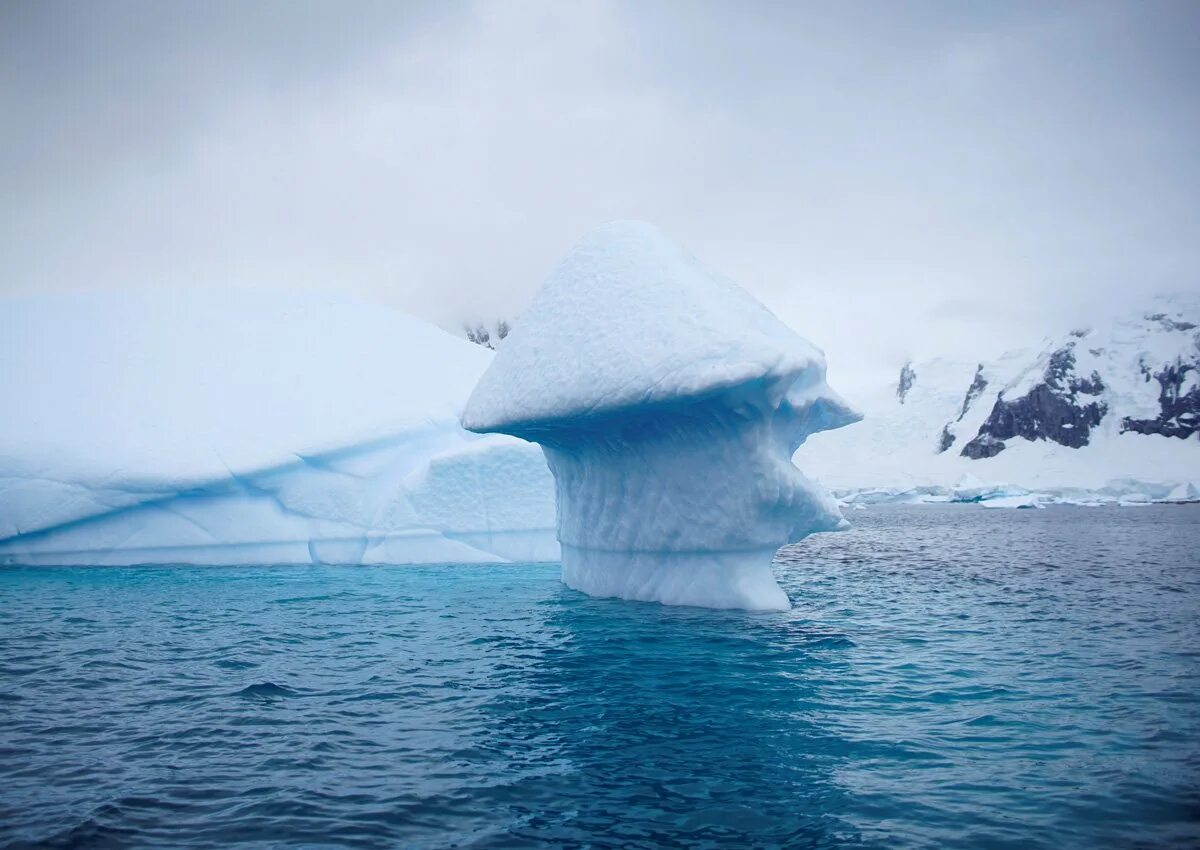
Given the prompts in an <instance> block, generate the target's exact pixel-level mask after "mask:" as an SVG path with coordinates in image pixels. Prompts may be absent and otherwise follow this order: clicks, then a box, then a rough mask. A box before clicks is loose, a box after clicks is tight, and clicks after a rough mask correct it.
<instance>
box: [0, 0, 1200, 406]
mask: <svg viewBox="0 0 1200 850" xmlns="http://www.w3.org/2000/svg"><path fill="white" fill-rule="evenodd" d="M0 116H3V119H2V120H3V132H2V133H0V288H2V289H3V290H4V291H9V292H14V291H29V290H42V289H52V288H53V289H74V288H85V287H103V288H114V287H128V286H157V287H175V286H230V285H234V286H274V287H304V288H331V289H338V290H344V291H349V292H354V293H358V294H360V295H365V296H367V297H371V298H376V299H379V300H382V301H385V302H387V303H389V304H392V305H395V306H399V307H401V308H404V309H407V310H410V311H413V312H416V313H418V314H420V315H423V316H426V317H428V318H431V319H433V320H435V321H437V322H439V323H441V324H443V325H448V326H453V325H454V324H455V323H457V322H458V321H459V320H462V319H473V318H485V319H486V318H494V317H501V316H512V315H515V314H518V313H519V312H520V310H521V308H522V307H523V306H524V304H525V303H526V302H527V301H528V299H529V297H531V295H532V293H533V291H534V290H535V289H536V287H537V285H538V284H539V283H540V282H541V280H542V279H543V278H544V277H545V276H546V275H547V274H548V272H549V271H550V269H551V268H552V266H553V265H554V263H555V261H556V260H557V259H558V257H560V256H561V255H562V254H563V253H565V252H566V251H567V250H568V249H569V248H570V246H571V244H572V243H573V242H574V241H575V239H577V238H578V237H579V236H580V235H581V234H582V233H583V232H585V231H586V230H588V229H589V228H591V227H593V226H595V225H597V224H600V223H602V222H605V221H608V220H611V219H615V218H641V219H646V220H649V221H653V222H655V223H657V224H659V225H660V226H662V227H663V228H664V229H665V230H667V231H668V232H669V233H670V234H672V235H673V236H675V237H676V238H677V239H678V240H679V241H681V242H682V243H683V244H684V245H686V246H687V247H688V248H689V249H690V250H691V251H692V252H693V253H695V254H696V255H697V256H699V257H700V258H701V259H702V260H704V261H706V262H707V263H708V264H709V265H711V266H714V267H715V268H717V269H719V270H720V271H722V272H724V273H725V274H726V275H728V276H729V277H731V278H733V279H734V280H736V281H738V282H740V283H741V284H742V285H743V286H745V287H746V288H747V289H749V290H750V291H752V292H753V293H755V294H756V295H758V296H759V297H760V298H762V299H763V300H764V301H765V302H766V303H767V304H768V305H769V306H771V307H772V308H773V309H775V310H776V312H777V313H779V314H780V315H781V316H782V317H783V318H784V319H785V320H787V321H788V322H790V323H791V324H792V325H793V326H794V327H796V328H797V329H798V330H799V331H801V332H802V333H804V334H805V335H806V336H808V337H809V338H811V339H812V340H813V341H814V342H816V343H817V344H818V345H820V346H822V347H823V348H825V349H826V351H827V352H828V354H829V357H830V361H831V376H832V377H833V378H834V380H835V382H836V381H841V382H842V384H843V385H849V386H850V388H851V389H854V388H857V387H859V386H862V385H864V384H865V383H867V382H868V381H869V380H873V379H874V378H875V377H876V376H878V375H881V374H883V373H884V372H886V373H888V374H890V373H891V372H892V371H893V370H894V367H895V366H897V365H898V363H899V362H902V361H903V359H904V358H905V357H906V356H909V355H914V356H924V355H928V354H930V353H934V352H936V351H947V352H949V353H952V354H956V355H961V356H969V357H980V356H991V355H994V354H996V353H998V351H999V349H1002V348H1004V347H1006V346H1007V345H1009V344H1016V343H1024V342H1026V341H1027V340H1029V339H1030V338H1031V337H1036V336H1039V335H1041V334H1042V333H1046V332H1051V331H1056V330H1061V329H1065V328H1067V327H1070V326H1071V325H1074V324H1077V323H1078V322H1079V320H1080V318H1081V317H1086V314H1087V313H1088V311H1095V310H1098V309H1108V308H1109V307H1110V306H1112V305H1114V304H1119V303H1127V302H1132V301H1136V300H1137V299H1139V298H1144V297H1145V296H1146V295H1148V294H1149V293H1153V292H1158V291H1164V290H1187V291H1192V292H1195V291H1197V289H1200V155H1198V153H1197V152H1198V151H1200V3H1197V2H1194V0H1181V2H1167V0H1149V2H1131V3H1111V2H1071V3H1062V4H1060V3H1053V2H1045V0H1038V1H1037V2H1029V3H1023V2H996V3H982V2H960V0H954V2H946V3H917V2H911V3H900V2H882V1H881V2H873V3H861V4H859V3H844V2H828V3H824V2H823V3H800V2H797V3H784V2H781V3H742V2H732V0H730V2H720V3H716V2H713V3H707V2H700V1H699V0H681V2H667V1H666V0H654V2H628V3H622V2H559V3H527V2H508V0H505V2H501V0H493V2H484V3H449V2H437V3H431V4H421V3H399V2H380V3H364V2H359V3H355V2H337V3H334V2H326V3H308V2H296V1H295V0H289V1H288V2H259V3H251V2H242V1H241V0H239V2H214V0H205V1H204V2H187V1H186V0H172V2H160V0H147V2H100V0H90V2H87V3H79V2H71V3H55V2H44V1H43V0H0Z"/></svg>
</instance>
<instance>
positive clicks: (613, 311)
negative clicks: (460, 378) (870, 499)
mask: <svg viewBox="0 0 1200 850" xmlns="http://www.w3.org/2000/svg"><path fill="white" fill-rule="evenodd" d="M805 374H807V375H809V376H811V378H812V380H805V381H799V382H798V381H797V380H796V379H797V377H799V376H800V375H805ZM824 377H825V358H824V355H823V354H822V352H821V351H820V350H819V349H818V348H816V347H815V346H813V345H812V344H810V343H809V342H808V341H807V340H805V339H803V338H802V337H800V336H799V335H798V334H796V333H795V332H794V331H793V330H792V329H791V328H789V327H788V326H787V325H785V324H784V323H783V322H781V321H780V320H779V319H777V318H776V317H775V315H774V314H772V313H771V311H770V310H768V309H767V308H766V307H764V306H763V305H762V304H760V303H759V302H758V301H756V300H755V299H754V298H753V297H752V296H750V295H749V294H748V293H747V292H746V291H745V290H743V289H742V288H741V287H739V286H738V285H737V284H735V283H733V282H732V281H729V280H726V279H725V278H723V277H721V276H720V275H718V274H716V273H714V272H713V271H711V270H709V269H708V268H706V267H705V266H704V265H702V264H701V263H700V262H699V261H698V260H696V258H694V257H693V256H691V255H690V254H689V253H687V252H686V251H685V250H683V249H682V248H681V247H679V246H678V245H677V244H675V243H674V242H673V241H672V240H671V239H669V238H668V237H667V236H666V235H664V234H663V233H662V231H660V230H659V229H658V228H657V227H655V226H653V225H651V224H647V223H645V222H640V221H616V222H612V223H610V224H606V225H604V226H602V227H600V228H597V229H596V230H594V231H592V232H591V233H590V234H588V235H587V236H585V237H584V238H583V240H582V241H580V242H579V243H578V244H577V245H576V246H575V248H574V249H573V250H572V251H571V253H570V254H569V255H568V256H567V257H566V259H564V260H563V261H562V262H561V263H560V264H559V265H558V267H557V268H556V269H555V270H554V272H553V273H552V274H551V276H550V278H549V280H547V281H546V283H545V284H544V285H543V287H542V289H541V291H540V292H539V293H538V295H537V296H536V298H535V299H534V301H533V303H532V305H530V307H529V309H528V310H526V311H525V313H524V314H523V315H522V316H521V321H520V322H519V323H518V324H517V326H516V327H515V328H514V329H513V331H512V333H511V334H510V335H509V337H508V339H507V340H506V341H505V344H504V346H503V347H502V348H501V350H500V351H499V352H498V353H497V355H496V359H495V360H494V361H493V364H492V366H491V367H490V368H489V369H488V371H487V372H486V373H485V374H484V376H483V378H482V379H481V380H480V381H479V384H478V385H477V386H476V387H475V391H474V392H473V393H472V394H471V397H470V400H469V401H468V402H467V406H466V409H465V411H464V413H463V424H464V425H465V426H466V427H467V428H468V429H470V430H473V431H502V432H506V433H510V434H519V435H521V436H529V434H530V433H531V432H530V426H532V428H533V433H537V432H539V431H543V430H545V429H546V428H552V427H554V424H555V423H557V422H565V421H573V420H578V419H585V418H590V417H593V416H600V415H603V414H606V413H612V412H615V411H619V410H624V409H627V408H632V407H639V408H644V407H647V406H654V405H658V404H662V403H667V402H677V401H680V400H685V399H697V400H698V399H700V398H703V397H709V396H715V395H719V394H721V393H722V392H723V391H726V390H730V389H732V388H735V387H739V386H742V385H744V384H747V383H749V382H763V383H766V384H768V385H771V386H774V387H776V388H777V389H778V390H779V392H781V393H783V392H788V391H789V390H791V391H797V390H801V391H802V390H805V389H807V390H811V391H816V392H819V394H820V396H821V397H822V399H821V401H822V403H821V404H820V405H819V407H820V410H821V413H822V417H821V418H824V419H826V420H827V421H825V422H823V423H822V424H821V427H818V428H813V429H812V430H823V429H824V428H834V427H838V426H840V425H844V424H847V423H849V422H853V421H855V420H857V419H858V414H857V413H855V412H854V411H852V410H851V409H850V408H849V407H848V406H847V405H846V404H845V403H844V402H842V401H841V400H840V399H839V398H838V397H837V395H836V394H834V393H833V392H832V390H830V389H829V388H828V387H827V386H825V384H824ZM772 401H773V402H777V401H778V399H774V400H772ZM814 412H815V411H814ZM813 424H814V425H815V424H817V423H816V422H815V421H814V422H813Z"/></svg>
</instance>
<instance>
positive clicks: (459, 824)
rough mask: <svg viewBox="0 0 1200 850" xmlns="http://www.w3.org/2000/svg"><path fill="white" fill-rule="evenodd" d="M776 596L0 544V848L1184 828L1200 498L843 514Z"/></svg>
mask: <svg viewBox="0 0 1200 850" xmlns="http://www.w3.org/2000/svg"><path fill="white" fill-rule="evenodd" d="M851 519H852V520H853V521H854V522H855V524H856V528H855V530H854V531H851V532H848V533H845V534H841V535H823V536H820V537H815V538H811V539H810V540H808V541H805V542H804V543H803V544H801V545H799V546H797V547H793V548H791V549H789V550H785V551H784V552H783V553H781V556H780V558H779V563H778V565H777V569H778V571H779V574H780V578H781V583H782V584H783V585H784V587H785V589H786V590H787V591H788V593H789V595H790V596H791V597H792V599H793V600H794V602H795V603H796V608H795V609H794V610H793V611H791V612H789V613H786V614H745V613H737V612H714V611H704V610H697V609H683V608H674V609H672V608H664V607H661V606H657V605H650V604H639V603H625V602H619V601H613V600H594V599H589V598H587V597H584V596H582V595H580V594H577V593H574V592H572V591H569V590H566V589H565V588H563V587H562V586H561V585H560V584H559V583H558V582H557V580H556V570H555V569H554V568H551V567H545V566H526V565H512V566H501V567H479V566H462V567H433V568H430V567H419V568H418V567H397V568H337V567H313V568H288V567H239V568H161V569H160V568H141V569H136V568H135V569H118V568H92V569H88V568H61V569H15V568H14V569H4V570H0V845H4V844H7V845H9V846H22V845H23V844H25V843H38V844H41V845H42V846H112V847H121V846H141V847H162V846H196V847H199V846H222V845H227V844H229V843H233V842H241V843H243V844H245V845H249V846H254V845H255V844H257V845H258V846H263V847H267V846H279V845H281V844H287V843H291V844H295V845H307V846H313V845H329V844H341V845H353V846H364V847H396V846H406V847H445V846H477V847H528V846H577V845H581V844H588V845H591V846H600V847H610V846H611V847H622V846H632V847H638V846H662V845H668V846H669V845H675V846H701V847H703V846H711V847H724V846H763V847H774V846H788V847H841V846H854V847H859V846H878V847H945V846H971V847H1046V848H1062V847H1079V848H1084V847H1105V846H1114V847H1117V846H1130V845H1133V844H1135V843H1136V844H1137V845H1138V846H1182V845H1187V844H1189V843H1193V842H1195V841H1196V840H1197V839H1200V828H1198V827H1197V824H1198V820H1200V795H1198V794H1197V790H1196V789H1197V788H1200V781H1198V780H1200V749H1198V748H1197V745H1196V743H1195V742H1196V741H1197V740H1200V708H1198V705H1197V694H1198V693H1200V681H1198V679H1200V650H1197V647H1198V646H1200V613H1198V612H1200V570H1198V567H1200V562H1198V555H1197V553H1198V552H1200V509H1198V508H1197V507H1196V506H1189V507H1161V508H1144V509H1089V510H1083V509H1068V508H1059V509H1050V510H1046V511H1019V512H1016V511H1014V512H1006V511H986V510H983V509H979V508H974V507H966V506H945V507H937V506H922V507H915V508H880V509H873V510H871V511H866V512H855V513H854V514H853V516H852V517H851Z"/></svg>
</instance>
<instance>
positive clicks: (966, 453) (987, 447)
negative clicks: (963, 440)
mask: <svg viewBox="0 0 1200 850" xmlns="http://www.w3.org/2000/svg"><path fill="white" fill-rule="evenodd" d="M1002 451H1004V441H1003V440H997V439H996V438H995V437H993V436H992V435H991V434H980V435H979V436H978V437H976V438H975V439H974V440H972V441H971V442H969V443H967V444H966V445H965V446H963V450H962V452H961V454H962V456H963V457H969V458H971V460H983V459H984V458H985V457H995V456H996V455H998V454H1000V452H1002Z"/></svg>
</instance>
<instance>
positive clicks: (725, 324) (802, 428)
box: [463, 222, 858, 609]
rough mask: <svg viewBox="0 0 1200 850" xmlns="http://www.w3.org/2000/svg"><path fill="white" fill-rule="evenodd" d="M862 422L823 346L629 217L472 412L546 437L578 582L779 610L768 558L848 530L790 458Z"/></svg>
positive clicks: (562, 278)
mask: <svg viewBox="0 0 1200 850" xmlns="http://www.w3.org/2000/svg"><path fill="white" fill-rule="evenodd" d="M857 418H858V415H857V414H856V413H855V412H854V411H853V410H851V409H850V408H849V407H848V406H847V405H846V404H845V403H844V402H843V401H842V400H841V399H840V398H839V397H838V396H837V395H836V394H835V393H834V392H833V391H832V390H831V389H830V388H829V387H828V385H827V384H826V382H825V360H824V356H823V355H822V353H821V352H820V351H819V350H818V349H816V348H815V347H813V346H812V345H811V344H809V343H808V342H807V341H805V340H804V339H802V338H801V337H799V336H798V335H797V334H796V333H795V332H793V331H792V330H791V329H790V328H788V327H787V326H786V325H784V324H783V323H782V322H780V321H779V320H778V319H776V318H775V316H774V315H772V314H771V313H770V311H768V310H767V309H766V308H765V307H763V306H762V305H761V304H759V303H758V302H757V301H755V300H754V299H753V298H752V297H751V296H749V295H748V294H747V293H746V292H744V291H743V290H742V289H740V288H739V287H737V286H736V285H734V284H732V283H730V282H728V281H726V280H724V279H722V278H720V277H718V276H716V275H715V274H713V273H712V272H711V271H709V270H708V269H706V268H705V267H704V266H702V265H701V264H700V263H699V262H698V261H696V260H695V259H694V258H693V257H691V256H689V255H688V254H687V253H686V252H684V251H683V250H681V249H680V248H679V247H678V246H676V245H675V244H674V243H673V242H671V241H670V240H669V239H667V238H666V237H664V236H663V234H662V233H661V232H659V231H658V230H657V229H656V228H654V227H652V226H651V225H648V224H643V223H639V222H617V223H613V224H609V225H606V226H604V227H602V228H600V229H598V230H596V231H595V232H593V233H592V234H590V235H589V236H587V237H586V238H584V239H583V240H582V241H581V242H580V243H579V244H578V245H577V246H576V247H575V248H574V250H573V251H572V252H571V253H570V254H569V256H568V257H567V258H566V259H565V260H564V261H563V262H562V263H561V264H560V265H559V266H558V268H557V269H556V270H555V271H554V272H553V273H552V275H551V276H550V278H549V280H548V281H547V282H546V283H545V285H544V286H543V287H542V289H541V290H540V292H539V293H538V295H537V296H536V297H535V299H534V301H533V303H532V304H531V306H530V307H529V308H528V309H527V310H526V311H525V313H524V314H523V315H522V317H521V321H520V322H519V323H518V324H517V326H516V327H515V328H514V330H513V332H512V333H511V334H510V335H509V337H508V338H507V339H506V340H505V343H504V345H503V346H500V348H499V350H498V352H497V354H496V358H495V360H494V361H493V362H492V364H491V366H490V367H489V368H488V370H487V371H486V372H485V373H484V374H483V376H482V378H480V380H479V383H478V385H477V386H476V388H475V390H474V392H473V393H472V395H471V397H470V400H469V401H468V403H467V407H466V409H465V411H464V414H463V424H464V425H465V426H466V427H467V428H468V429H470V430H472V431H478V432H500V433H504V434H509V435H513V436H516V437H520V438H523V439H526V440H531V441H535V442H538V443H540V444H541V445H542V448H543V450H544V451H545V454H546V459H547V461H548V463H549V466H550V469H551V471H552V472H553V473H554V478H555V486H556V497H557V506H558V539H559V541H560V542H561V544H562V561H563V580H564V581H565V582H566V584H568V585H569V586H571V587H574V588H576V589H579V590H582V591H585V592H587V593H589V594H592V595H595V596H618V597H623V598H629V599H640V600H652V601H658V602H664V603H669V604H686V605H701V606H708V607H723V608H730V607H733V608H748V609H783V608H786V607H788V600H787V597H786V595H785V594H784V593H783V591H782V590H781V589H780V588H779V586H778V584H777V583H776V582H775V579H774V576H773V575H772V573H771V567H770V563H771V556H772V554H773V553H774V552H775V550H776V549H777V548H779V547H780V546H782V545H784V544H786V543H789V542H794V541H796V540H799V539H801V538H803V537H805V536H806V535H808V534H811V533H813V532H817V531H830V530H835V529H838V528H840V527H842V526H843V525H844V524H845V521H844V520H843V519H842V517H841V514H840V512H839V511H838V508H837V504H836V502H835V501H834V500H833V498H832V497H830V496H829V495H828V494H827V493H826V492H825V491H824V490H822V489H821V488H820V487H819V486H818V485H816V484H814V483H813V482H811V481H809V480H808V479H807V478H806V477H805V476H804V475H803V474H802V473H801V472H800V471H799V470H798V469H797V468H796V467H795V466H793V465H792V463H791V460H790V459H791V456H792V454H793V453H794V452H795V450H796V449H797V447H798V446H799V445H800V444H801V443H803V442H804V440H805V438H806V437H807V436H808V435H809V434H812V433H814V432H816V431H821V430H826V429H830V428H837V427H839V426H842V425H845V424H848V423H850V422H853V421H854V420H855V419H857Z"/></svg>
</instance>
